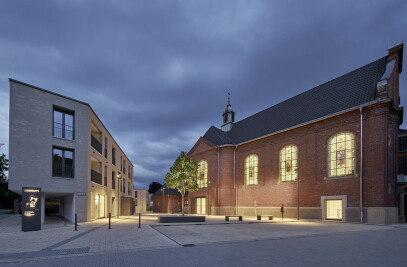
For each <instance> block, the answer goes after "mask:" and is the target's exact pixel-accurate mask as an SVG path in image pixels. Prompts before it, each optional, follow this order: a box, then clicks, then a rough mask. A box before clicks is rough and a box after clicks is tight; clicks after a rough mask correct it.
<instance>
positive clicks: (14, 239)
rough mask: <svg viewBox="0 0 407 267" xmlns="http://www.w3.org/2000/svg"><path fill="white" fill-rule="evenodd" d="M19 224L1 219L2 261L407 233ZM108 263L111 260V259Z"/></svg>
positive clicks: (210, 224)
mask: <svg viewBox="0 0 407 267" xmlns="http://www.w3.org/2000/svg"><path fill="white" fill-rule="evenodd" d="M18 220H20V223H21V216H19V215H13V216H10V218H3V219H2V220H0V241H1V242H0V263H2V262H3V263H5V262H13V261H19V260H24V259H26V260H28V259H40V258H55V257H68V256H80V255H104V254H106V253H110V254H112V253H124V252H128V251H140V250H152V249H153V250H155V249H169V248H180V247H182V246H183V245H189V244H193V245H203V244H205V245H208V244H219V243H233V242H247V241H255V240H278V239H290V238H299V237H313V236H314V237H315V236H326V235H333V234H337V233H360V232H372V231H391V230H400V229H407V226H406V225H401V224H399V225H369V224H363V225H362V224H358V223H340V222H321V221H300V222H298V221H295V220H285V221H281V220H278V219H277V220H274V221H261V222H258V221H256V220H255V218H252V217H244V221H243V222H237V221H235V222H228V223H226V222H225V221H224V216H210V217H208V218H207V222H205V223H182V224H158V223H157V219H156V217H155V216H151V215H150V216H143V217H142V227H141V228H138V217H137V216H123V217H120V218H119V219H116V218H113V219H112V229H110V230H109V229H108V219H101V220H96V221H93V222H86V223H80V224H79V227H78V231H74V226H73V224H66V223H64V222H62V221H60V222H58V221H57V220H55V221H54V222H53V224H52V223H51V224H52V226H50V227H48V228H47V229H44V230H41V231H35V232H21V225H19V223H18ZM9 223H12V225H9ZM112 257H113V256H112ZM113 258H115V257H113ZM106 261H107V262H109V257H107V258H106ZM64 262H65V261H64ZM123 264H124V263H123ZM119 265H120V264H119Z"/></svg>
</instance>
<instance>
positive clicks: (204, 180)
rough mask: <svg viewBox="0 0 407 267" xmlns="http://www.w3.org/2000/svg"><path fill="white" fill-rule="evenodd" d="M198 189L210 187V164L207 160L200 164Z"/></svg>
mask: <svg viewBox="0 0 407 267" xmlns="http://www.w3.org/2000/svg"><path fill="white" fill-rule="evenodd" d="M198 187H199V188H205V187H208V162H206V160H201V161H200V162H198Z"/></svg>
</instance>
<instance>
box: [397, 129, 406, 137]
mask: <svg viewBox="0 0 407 267" xmlns="http://www.w3.org/2000/svg"><path fill="white" fill-rule="evenodd" d="M400 135H407V130H406V129H399V136H400Z"/></svg>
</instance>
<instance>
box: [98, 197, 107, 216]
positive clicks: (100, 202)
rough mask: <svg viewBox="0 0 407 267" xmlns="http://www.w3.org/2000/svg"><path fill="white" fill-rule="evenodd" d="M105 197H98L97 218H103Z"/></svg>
mask: <svg viewBox="0 0 407 267" xmlns="http://www.w3.org/2000/svg"><path fill="white" fill-rule="evenodd" d="M105 217H106V215H105V196H104V195H99V218H105Z"/></svg>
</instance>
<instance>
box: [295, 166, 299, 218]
mask: <svg viewBox="0 0 407 267" xmlns="http://www.w3.org/2000/svg"><path fill="white" fill-rule="evenodd" d="M295 172H296V173H297V220H298V221H299V220H300V177H299V175H298V173H299V170H298V168H297V169H295Z"/></svg>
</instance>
